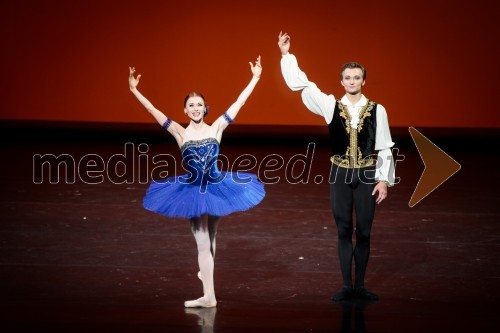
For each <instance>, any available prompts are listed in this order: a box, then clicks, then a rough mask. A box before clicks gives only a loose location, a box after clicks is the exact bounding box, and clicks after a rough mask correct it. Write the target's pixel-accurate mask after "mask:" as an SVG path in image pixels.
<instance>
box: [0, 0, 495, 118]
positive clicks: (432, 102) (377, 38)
mask: <svg viewBox="0 0 500 333" xmlns="http://www.w3.org/2000/svg"><path fill="white" fill-rule="evenodd" d="M494 3H495V2H494V1H484V0H476V1H470V2H467V3H465V4H462V3H461V2H460V1H451V0H450V1H435V0H433V1H430V0H422V1H413V2H405V1H400V0H398V1H396V0H391V1H383V0H371V1H367V0H360V1H356V2H352V1H337V0H328V1H326V0H325V1H319V0H318V1H315V0H309V1H273V0H266V1H263V0H252V1H246V2H243V1H232V0H225V1H224V0H212V1H206V0H191V1H187V2H186V1H179V2H173V1H150V0H149V1H148V0H141V1H130V0H121V1H96V0H72V1H62V0H61V1H54V0H52V1H50V0H48V1H13V0H11V1H9V2H7V3H5V2H4V4H3V5H2V7H3V8H2V11H1V13H0V15H1V20H0V25H1V29H2V34H1V36H0V41H1V45H2V52H1V55H0V57H1V63H2V65H3V68H2V80H1V81H0V82H1V83H0V84H1V101H0V103H1V104H0V106H1V115H0V118H2V119H29V120H63V121H98V122H151V121H154V120H153V119H152V118H150V116H149V115H148V114H147V113H146V112H145V110H144V109H143V108H142V107H141V106H140V105H139V103H138V102H137V101H136V100H135V99H134V97H133V96H132V94H131V93H130V92H129V91H128V82H127V76H128V66H129V65H132V66H135V67H136V68H137V70H138V72H139V73H141V74H142V79H141V84H140V86H139V89H140V90H141V91H142V92H143V93H144V94H145V95H146V96H147V97H148V98H149V99H150V100H151V101H152V102H153V104H155V106H156V107H157V108H159V109H160V110H162V111H164V112H165V113H166V114H167V115H168V116H170V117H172V118H174V119H175V120H177V121H179V122H184V120H185V118H184V117H185V116H184V114H183V110H182V101H183V98H184V96H185V95H186V94H187V92H189V91H191V90H199V91H201V92H203V93H204V95H205V97H206V98H207V102H208V104H209V105H210V106H211V109H212V111H211V114H210V115H209V118H208V121H209V122H211V121H212V120H213V119H215V117H216V116H217V115H219V114H220V113H222V112H224V111H225V109H226V108H227V107H228V106H229V105H230V104H231V103H232V102H233V101H234V100H235V99H236V98H237V96H238V94H239V93H240V91H241V90H242V89H243V88H244V87H245V85H246V84H247V82H248V81H249V80H250V78H251V73H250V70H249V66H248V61H250V60H254V59H255V58H256V57H257V55H261V56H262V63H263V68H264V72H263V76H262V79H261V81H260V83H259V85H258V86H257V88H256V90H255V92H254V94H253V95H252V96H251V98H250V99H249V101H248V102H247V104H246V105H245V107H244V109H243V110H242V112H241V113H240V115H239V116H238V119H237V122H238V123H240V124H273V125H288V124H290V125H298V124H306V125H318V124H323V119H322V118H321V117H318V116H315V115H313V114H312V113H310V112H308V111H306V109H305V107H304V106H303V104H302V102H301V99H300V94H299V93H294V92H292V91H290V90H289V89H288V88H287V87H286V85H285V83H284V81H283V79H282V77H281V72H280V67H279V60H280V53H279V49H278V47H277V36H278V33H279V32H280V30H283V31H286V32H288V33H289V34H290V35H291V36H292V48H291V52H292V53H294V54H295V55H296V56H297V57H298V60H299V64H300V65H301V67H302V69H303V70H304V71H305V72H306V73H307V74H308V76H309V79H310V80H312V81H314V82H316V83H317V84H318V86H319V87H320V88H321V89H322V90H323V91H325V92H328V93H333V94H335V95H336V96H338V97H340V96H341V95H342V94H343V90H342V87H341V86H340V82H339V77H338V75H339V74H338V71H339V68H340V66H341V65H342V64H343V63H345V62H347V61H350V60H355V61H359V62H361V63H362V64H363V65H364V66H365V67H366V68H367V73H368V75H367V84H366V86H365V88H364V93H365V95H367V96H368V97H369V98H371V99H373V100H375V101H377V102H379V103H381V104H383V105H384V106H385V107H386V109H387V110H388V113H389V119H390V124H391V126H444V127H500V121H499V117H498V116H497V114H498V108H497V106H496V105H495V103H496V100H495V98H496V93H498V85H497V80H498V76H499V67H500V66H499V65H498V59H499V56H500V52H499V38H498V31H500V29H499V23H498V22H499V20H498V18H497V14H498V11H497V9H496V8H495V5H494Z"/></svg>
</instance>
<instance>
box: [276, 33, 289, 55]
mask: <svg viewBox="0 0 500 333" xmlns="http://www.w3.org/2000/svg"><path fill="white" fill-rule="evenodd" d="M278 46H279V47H280V50H281V54H282V55H287V54H288V51H289V50H290V36H289V35H288V34H287V33H286V32H285V33H282V32H281V31H280V34H279V36H278Z"/></svg>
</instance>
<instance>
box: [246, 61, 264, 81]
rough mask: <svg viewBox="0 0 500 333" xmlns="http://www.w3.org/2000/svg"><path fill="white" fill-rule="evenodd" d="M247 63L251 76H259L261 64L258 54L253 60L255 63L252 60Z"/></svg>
mask: <svg viewBox="0 0 500 333" xmlns="http://www.w3.org/2000/svg"><path fill="white" fill-rule="evenodd" d="M249 64H250V69H251V70H252V74H253V76H255V77H257V78H259V77H260V74H261V73H262V66H261V65H260V56H258V57H257V60H255V65H254V64H253V63H252V62H249Z"/></svg>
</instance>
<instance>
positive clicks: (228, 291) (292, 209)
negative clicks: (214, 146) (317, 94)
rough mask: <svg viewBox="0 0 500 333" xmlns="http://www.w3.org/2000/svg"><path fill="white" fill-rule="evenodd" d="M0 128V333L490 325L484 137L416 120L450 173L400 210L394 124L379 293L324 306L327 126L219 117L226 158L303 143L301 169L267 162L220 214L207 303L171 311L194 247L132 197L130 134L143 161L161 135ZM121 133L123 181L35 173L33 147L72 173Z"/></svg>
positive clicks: (328, 274) (414, 165) (494, 254)
mask: <svg viewBox="0 0 500 333" xmlns="http://www.w3.org/2000/svg"><path fill="white" fill-rule="evenodd" d="M1 125H2V126H1V130H2V142H1V149H2V163H1V173H0V184H1V188H2V192H1V198H0V213H1V223H0V235H1V236H0V237H1V243H0V244H1V251H0V265H1V277H0V283H1V295H2V297H1V300H0V328H1V330H2V332H52V333H56V332H121V333H125V332H162V333H166V332H405V333H412V332H415V333H416V332H418V333H421V332H481V331H484V332H491V331H496V327H497V325H496V323H495V320H496V316H497V310H498V301H499V291H500V287H499V282H500V267H499V259H500V251H499V250H500V248H499V244H500V243H499V237H500V228H499V221H500V218H499V217H500V214H499V209H498V207H499V205H500V200H499V199H500V195H499V192H498V188H499V185H500V184H499V180H498V178H499V177H498V176H499V175H498V171H496V169H495V167H496V166H497V165H498V164H499V162H500V159H499V157H498V156H497V155H493V153H492V151H496V149H497V147H495V145H494V143H493V142H498V139H499V135H498V133H497V132H496V131H491V130H460V131H458V130H444V129H443V130H439V129H425V128H424V129H419V130H420V131H421V132H422V133H423V134H424V135H427V136H428V138H429V139H431V140H433V141H434V142H435V143H436V144H437V145H438V146H440V147H441V148H443V150H445V151H446V152H447V153H448V154H450V155H451V156H452V157H453V158H454V159H456V160H457V161H458V162H459V163H460V164H461V166H462V169H461V170H460V171H459V172H458V173H457V174H456V175H454V176H453V177H451V178H450V179H449V180H448V181H447V182H445V183H444V184H443V185H442V186H441V187H439V188H438V189H437V190H435V191H434V192H432V193H431V195H430V196H428V197H427V198H425V199H424V200H423V201H422V202H420V203H419V204H417V205H416V206H415V207H414V208H410V207H409V206H408V202H409V200H410V197H411V195H412V193H413V190H414V188H415V186H416V184H417V182H418V180H419V178H420V175H421V173H422V170H423V168H424V165H423V163H422V161H421V160H420V158H419V155H418V153H417V150H416V148H415V146H414V145H413V143H412V141H411V138H410V136H409V134H408V131H407V129H395V131H394V134H393V136H394V139H395V141H396V142H397V147H398V148H399V149H400V151H399V154H401V155H404V156H405V160H404V161H402V162H399V163H398V165H397V175H398V176H399V177H401V182H400V184H398V185H397V186H396V187H394V188H391V189H390V193H389V198H388V199H387V200H386V201H385V202H384V203H383V204H382V205H380V206H378V207H377V210H378V211H377V213H376V219H375V222H374V227H373V231H372V255H371V258H370V263H369V265H368V273H367V286H368V287H369V288H370V289H372V290H373V291H374V292H376V293H378V294H379V296H380V298H381V299H380V301H379V302H375V303H359V302H358V303H356V302H345V303H342V304H337V303H333V302H331V301H330V296H331V295H332V294H333V293H334V292H336V291H337V290H338V289H339V288H340V286H341V280H340V272H339V267H338V260H337V257H336V245H337V240H336V228H335V225H334V222H333V218H332V214H331V211H330V208H329V188H328V184H327V183H326V181H318V180H320V179H319V178H317V177H316V176H318V175H321V176H322V177H323V179H325V180H326V178H327V175H328V172H329V150H328V148H327V146H326V145H325V135H326V132H325V131H326V128H321V129H319V130H317V129H314V128H308V129H298V128H295V129H293V128H264V129H260V131H258V130H257V129H256V128H255V127H242V126H240V127H238V126H233V127H231V130H230V131H229V130H228V133H227V135H226V136H225V138H224V140H223V143H222V153H224V154H226V155H227V156H228V158H229V160H230V161H231V160H234V159H235V158H236V157H237V156H240V155H242V154H252V155H254V156H255V157H256V159H257V161H261V160H262V159H263V158H264V157H265V156H268V155H270V154H279V155H280V156H282V157H283V159H284V161H285V162H287V161H290V160H291V159H292V157H293V156H294V155H296V154H303V155H306V153H307V147H308V143H309V142H314V143H315V146H314V147H312V146H310V147H309V148H310V149H312V148H314V156H313V157H312V158H311V163H312V166H311V176H310V178H309V181H308V182H306V183H305V184H290V179H289V178H290V177H292V178H293V177H294V176H297V169H296V170H295V173H294V172H290V170H289V173H288V174H287V172H286V171H285V170H284V168H285V166H284V167H283V168H282V169H280V170H279V171H273V172H270V173H268V174H267V175H266V176H267V177H280V180H279V182H277V183H276V184H268V185H266V191H267V196H266V198H265V199H264V201H263V202H262V204H260V205H259V206H258V207H256V208H254V209H252V210H249V211H246V212H241V213H235V214H233V215H230V216H228V217H225V218H223V220H222V222H221V225H220V228H219V233H218V240H217V255H216V264H215V287H216V291H217V298H218V302H219V303H218V306H217V308H216V309H215V308H214V309H198V310H196V309H190V310H186V309H184V307H183V302H184V301H185V300H188V299H193V298H197V297H199V296H201V291H202V287H201V283H200V282H199V280H198V278H197V277H196V273H197V271H198V268H197V259H196V248H195V241H194V239H193V237H192V235H191V233H190V230H189V226H188V223H187V222H186V221H184V220H182V219H169V218H165V217H161V216H159V215H156V214H154V213H151V212H148V211H146V210H144V209H143V208H142V207H141V200H142V197H143V195H144V192H145V190H146V188H147V185H146V184H145V183H144V182H142V181H140V179H139V178H140V175H139V173H140V172H142V171H140V170H139V169H138V168H137V164H138V163H140V162H141V161H142V162H143V160H140V159H139V156H138V155H139V153H138V150H137V149H139V144H141V143H145V144H147V146H148V148H149V150H148V152H147V154H143V155H147V157H148V158H150V159H151V158H152V157H153V156H155V155H157V154H162V153H163V154H171V155H173V156H175V158H176V159H178V158H179V156H180V153H179V151H178V148H177V147H176V146H175V144H174V141H173V139H172V138H169V137H168V136H167V135H164V134H163V133H160V132H159V129H157V128H156V127H149V126H142V127H141V126H136V127H134V126H132V125H127V126H125V125H124V126H121V127H120V126H118V127H116V126H115V127H113V126H111V127H109V128H108V127H107V125H96V126H92V124H90V125H87V126H83V125H78V124H76V125H75V124H73V125H69V124H63V125H64V126H63V125H60V124H59V125H40V124H35V125H33V124H26V123H12V122H3V123H1ZM152 129H154V130H152ZM156 130H158V132H156ZM158 133H159V134H158ZM249 138H251V140H249ZM471 138H474V140H471ZM495 140H496V141H495ZM126 142H131V143H132V144H133V148H134V149H135V154H136V155H135V157H134V160H133V161H134V163H135V164H136V169H134V172H133V173H134V179H133V180H134V181H133V182H132V183H131V184H113V183H112V181H111V180H110V179H109V177H107V175H103V182H102V183H99V184H89V183H90V182H95V179H96V178H91V179H90V178H85V177H81V175H78V174H77V175H76V179H75V183H74V184H66V183H64V181H63V180H64V179H63V178H64V177H63V176H64V175H62V177H61V179H60V180H59V183H57V184H50V183H49V181H48V178H45V179H44V181H43V182H42V183H41V184H35V183H34V177H36V176H37V175H36V170H34V169H35V167H36V166H34V163H33V156H34V155H36V154H41V155H44V154H54V155H59V154H67V155H68V156H71V158H73V160H74V161H75V162H76V164H75V165H76V167H77V168H78V162H79V161H81V160H82V158H83V157H84V156H85V155H88V154H98V155H99V156H101V157H102V158H103V160H104V161H108V162H109V161H110V160H111V156H112V155H114V154H125V143H126ZM144 148H145V146H142V148H141V149H143V150H142V151H144ZM494 148H495V150H493V149H494ZM309 154H311V151H309ZM127 156H128V155H127ZM308 156H311V155H308ZM129 157H130V156H129ZM150 163H151V161H150ZM128 167H130V165H128ZM127 170H129V169H127ZM122 171H123V172H125V169H123V170H122ZM129 171H130V170H129ZM252 171H253V172H256V171H257V169H256V168H255V169H254V170H252ZM94 175H96V174H95V173H94ZM46 176H47V177H48V175H46ZM314 180H316V182H317V183H319V184H316V183H315V181H314Z"/></svg>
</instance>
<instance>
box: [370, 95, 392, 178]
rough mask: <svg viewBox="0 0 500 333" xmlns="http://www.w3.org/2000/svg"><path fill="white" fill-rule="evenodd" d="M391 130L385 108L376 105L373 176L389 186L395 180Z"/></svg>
mask: <svg viewBox="0 0 500 333" xmlns="http://www.w3.org/2000/svg"><path fill="white" fill-rule="evenodd" d="M392 146H394V142H392V138H391V132H390V131H389V121H388V120H387V112H386V111H385V108H384V107H383V106H382V105H380V104H378V106H377V132H376V133H375V150H377V151H378V160H377V171H376V176H375V178H376V179H377V180H378V181H386V182H388V183H389V186H393V185H394V183H395V180H396V178H395V177H396V176H395V168H394V158H393V156H392V152H391V148H392Z"/></svg>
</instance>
